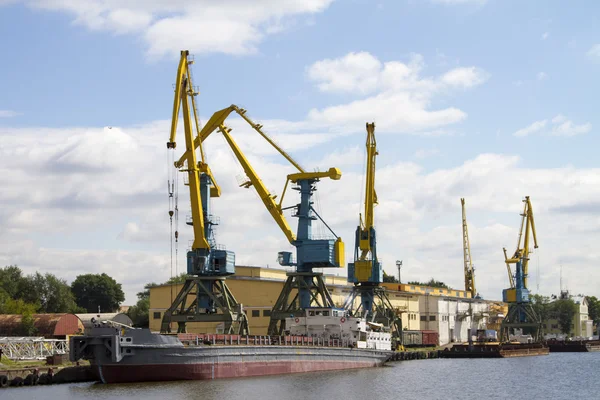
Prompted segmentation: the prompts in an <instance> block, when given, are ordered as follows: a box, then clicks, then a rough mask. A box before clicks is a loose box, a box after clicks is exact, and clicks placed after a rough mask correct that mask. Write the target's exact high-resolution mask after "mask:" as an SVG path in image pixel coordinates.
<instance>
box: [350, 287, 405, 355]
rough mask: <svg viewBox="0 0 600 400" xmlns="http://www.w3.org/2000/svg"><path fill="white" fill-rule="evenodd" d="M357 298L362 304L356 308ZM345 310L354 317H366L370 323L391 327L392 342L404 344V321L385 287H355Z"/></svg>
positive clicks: (359, 303)
mask: <svg viewBox="0 0 600 400" xmlns="http://www.w3.org/2000/svg"><path fill="white" fill-rule="evenodd" d="M357 298H360V302H358V306H357V307H355V305H356V303H357V301H356V300H357ZM344 308H345V309H346V310H348V312H349V313H350V315H352V316H355V317H365V318H367V320H368V321H372V322H376V323H379V324H383V325H384V326H386V327H389V328H390V331H391V333H392V340H394V341H395V342H396V343H397V344H402V343H401V340H402V334H401V333H402V320H401V318H400V317H399V316H398V314H397V313H396V310H394V307H393V306H392V303H391V302H390V299H389V297H388V295H387V291H386V290H385V288H384V287H382V286H371V285H365V286H363V285H356V286H354V288H353V289H352V293H350V295H349V296H348V297H347V298H346V302H345V303H344Z"/></svg>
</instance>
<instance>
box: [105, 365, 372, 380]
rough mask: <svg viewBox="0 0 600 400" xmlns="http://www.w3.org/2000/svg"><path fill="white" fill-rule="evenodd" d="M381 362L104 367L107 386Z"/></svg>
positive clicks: (252, 374)
mask: <svg viewBox="0 0 600 400" xmlns="http://www.w3.org/2000/svg"><path fill="white" fill-rule="evenodd" d="M376 366H378V363H377V362H365V361H362V362H358V361H270V362H238V363H218V364H212V363H206V364H151V365H104V366H102V367H101V371H100V376H101V377H102V378H103V381H104V382H105V383H125V382H150V381H179V380H202V379H219V378H236V377H244V376H262V375H279V374H293V373H299V372H314V371H332V370H340V369H353V368H368V367H376Z"/></svg>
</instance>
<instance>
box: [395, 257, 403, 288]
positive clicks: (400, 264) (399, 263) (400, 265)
mask: <svg viewBox="0 0 600 400" xmlns="http://www.w3.org/2000/svg"><path fill="white" fill-rule="evenodd" d="M396 268H398V283H402V280H401V279H400V270H401V269H402V260H396Z"/></svg>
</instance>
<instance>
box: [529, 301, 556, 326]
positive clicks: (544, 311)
mask: <svg viewBox="0 0 600 400" xmlns="http://www.w3.org/2000/svg"><path fill="white" fill-rule="evenodd" d="M530 300H531V305H532V306H533V309H534V310H535V312H536V314H537V315H538V316H539V317H540V320H541V321H542V324H543V325H542V326H546V324H545V323H546V321H548V320H549V319H550V317H551V314H552V310H553V303H550V298H549V297H548V296H542V295H540V294H533V295H531V296H530Z"/></svg>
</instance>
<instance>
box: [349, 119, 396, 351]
mask: <svg viewBox="0 0 600 400" xmlns="http://www.w3.org/2000/svg"><path fill="white" fill-rule="evenodd" d="M366 128H367V141H366V149H367V172H366V177H365V181H366V185H365V186H366V189H365V209H364V219H363V214H360V216H359V219H360V224H359V225H358V226H357V227H356V235H355V242H354V262H352V263H349V264H348V282H352V283H354V287H353V289H352V292H351V293H350V295H349V296H348V298H347V299H346V301H345V303H344V308H345V309H347V310H348V311H349V312H350V314H351V315H354V316H363V317H365V318H367V319H369V320H373V321H375V322H377V323H382V324H384V325H385V326H387V327H389V328H390V329H391V331H392V337H393V338H394V339H395V340H396V341H397V342H398V343H399V342H400V341H401V332H402V321H401V320H400V317H399V316H398V315H397V314H396V312H395V311H394V308H393V307H392V304H391V303H390V300H389V298H388V296H387V293H386V291H385V288H384V287H382V286H381V282H383V268H382V266H381V262H380V261H379V259H378V258H377V239H376V233H375V213H374V209H375V205H376V204H377V193H376V191H375V159H376V156H377V154H379V153H378V151H377V142H376V141H375V123H367V124H366ZM401 265H402V261H400V266H401ZM399 270H400V267H398V271H399ZM398 275H399V273H398ZM398 278H400V277H399V276H398ZM357 297H360V304H359V305H358V307H356V306H355V304H356V301H355V300H356V298H357Z"/></svg>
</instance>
